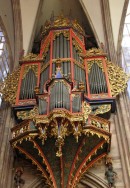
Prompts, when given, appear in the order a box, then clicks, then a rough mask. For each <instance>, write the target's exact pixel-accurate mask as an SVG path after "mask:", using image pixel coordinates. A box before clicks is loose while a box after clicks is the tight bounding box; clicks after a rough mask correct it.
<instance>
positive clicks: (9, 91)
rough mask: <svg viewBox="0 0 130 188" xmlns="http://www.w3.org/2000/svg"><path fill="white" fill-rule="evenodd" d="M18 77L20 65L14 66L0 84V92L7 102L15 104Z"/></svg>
mask: <svg viewBox="0 0 130 188" xmlns="http://www.w3.org/2000/svg"><path fill="white" fill-rule="evenodd" d="M19 77H20V67H18V68H16V69H15V70H14V71H13V73H12V74H9V75H8V76H7V78H5V80H4V81H3V82H2V83H1V86H0V92H1V93H2V94H3V98H4V100H5V101H7V102H9V103H10V104H11V105H13V104H15V100H16V93H17V89H18V83H19Z"/></svg>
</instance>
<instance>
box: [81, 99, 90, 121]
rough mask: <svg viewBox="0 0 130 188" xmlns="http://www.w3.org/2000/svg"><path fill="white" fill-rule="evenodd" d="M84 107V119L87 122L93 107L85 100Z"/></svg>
mask: <svg viewBox="0 0 130 188" xmlns="http://www.w3.org/2000/svg"><path fill="white" fill-rule="evenodd" d="M82 107H83V114H84V120H85V122H86V121H87V119H88V115H89V114H90V113H91V107H90V106H89V105H88V104H87V103H86V102H85V101H84V102H83V104H82Z"/></svg>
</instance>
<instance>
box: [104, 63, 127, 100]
mask: <svg viewBox="0 0 130 188" xmlns="http://www.w3.org/2000/svg"><path fill="white" fill-rule="evenodd" d="M107 72H108V77H109V82H110V88H111V93H112V96H113V97H115V96H117V95H118V94H119V93H121V92H123V91H124V89H125V88H126V87H127V81H128V75H127V74H126V73H125V72H124V71H123V69H122V68H120V67H118V66H117V65H114V64H113V63H111V62H110V61H107Z"/></svg>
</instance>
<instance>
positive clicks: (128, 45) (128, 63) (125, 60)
mask: <svg viewBox="0 0 130 188" xmlns="http://www.w3.org/2000/svg"><path fill="white" fill-rule="evenodd" d="M122 67H123V68H124V70H125V72H126V73H127V74H128V75H129V76H130V3H129V5H128V9H127V13H126V18H125V23H124V31H123V39H122ZM127 89H128V94H129V96H130V81H129V82H128V88H127Z"/></svg>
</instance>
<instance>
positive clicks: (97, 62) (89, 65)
mask: <svg viewBox="0 0 130 188" xmlns="http://www.w3.org/2000/svg"><path fill="white" fill-rule="evenodd" d="M94 63H96V64H97V65H98V66H99V67H100V68H101V69H102V71H103V72H104V68H103V64H102V59H92V60H87V66H88V73H90V70H91V68H92V66H93V64H94Z"/></svg>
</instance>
